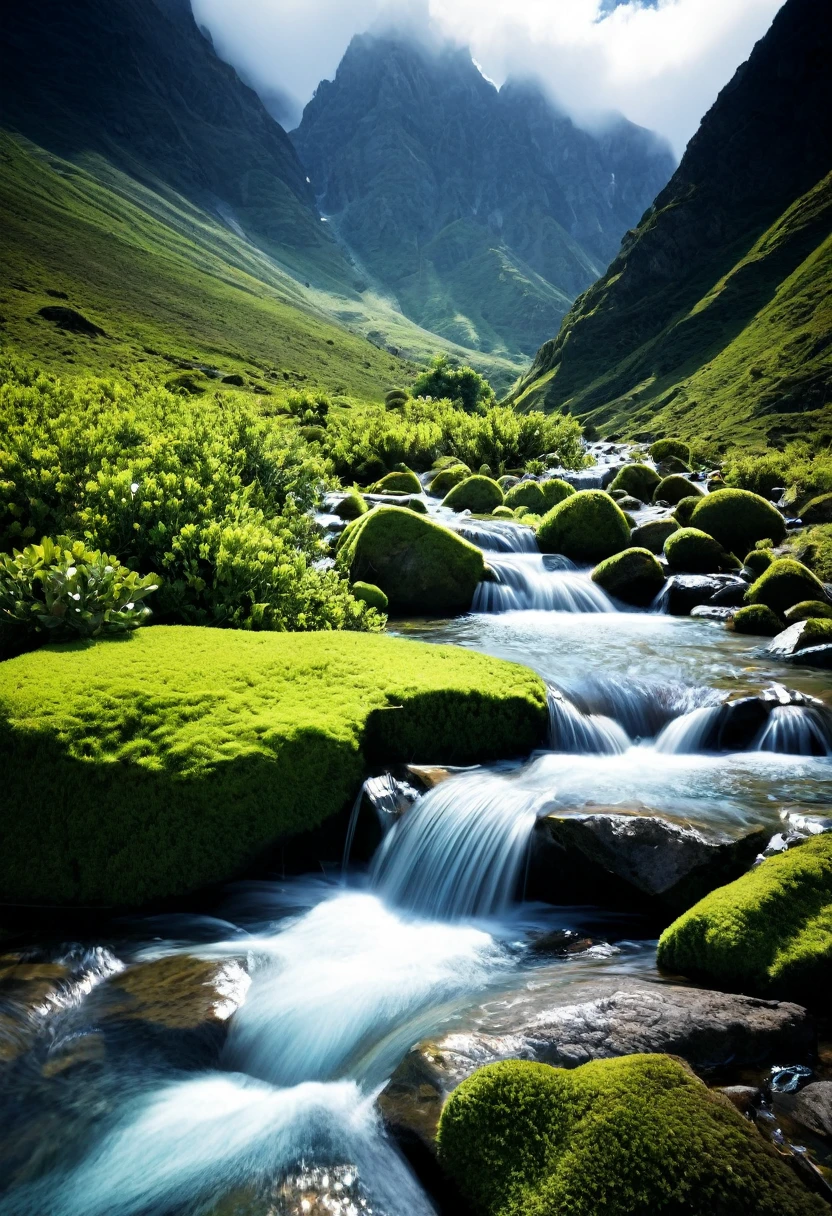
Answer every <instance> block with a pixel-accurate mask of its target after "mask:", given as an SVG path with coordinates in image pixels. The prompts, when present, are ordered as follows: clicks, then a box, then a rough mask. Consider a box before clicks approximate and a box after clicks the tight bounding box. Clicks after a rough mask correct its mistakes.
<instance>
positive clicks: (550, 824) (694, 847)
mask: <svg viewBox="0 0 832 1216" xmlns="http://www.w3.org/2000/svg"><path fill="white" fill-rule="evenodd" d="M767 839H768V834H767V833H766V832H765V831H764V830H763V829H762V828H749V829H746V830H744V831H743V833H742V834H741V835H738V836H729V835H728V834H727V833H724V832H720V831H718V830H716V829H712V828H704V827H696V826H694V825H692V824H690V823H687V822H684V821H681V820H679V821H676V820H673V819H671V818H670V817H667V816H661V815H659V814H657V813H655V812H653V811H650V810H649V809H648V808H640V807H632V808H626V807H609V808H603V809H602V808H599V809H598V810H597V811H592V812H591V813H589V814H587V813H578V814H576V813H574V812H573V813H569V812H563V813H554V814H549V815H547V816H545V817H544V818H542V819H540V820H539V821H538V823H537V825H536V828H535V832H534V836H533V843H532V855H531V859H530V865H529V875H528V885H527V891H528V894H529V896H530V897H531V898H539V899H545V900H547V901H548V902H550V903H557V904H563V903H566V904H568V903H587V902H590V903H601V904H604V905H606V906H610V905H613V904H619V903H620V904H622V905H624V906H629V907H633V906H641V905H644V904H645V903H648V902H651V901H653V900H657V901H658V902H660V903H661V904H662V905H664V906H665V907H667V908H669V909H673V910H676V909H678V910H680V911H681V910H684V909H685V908H688V907H690V906H691V904H693V903H695V902H696V901H697V900H698V899H701V898H702V896H703V895H705V894H707V892H709V891H712V890H713V889H714V888H715V887H718V886H722V885H723V884H725V883H727V882H730V881H731V880H732V879H734V878H738V877H739V875H740V874H743V873H744V872H745V871H746V870H747V869H748V868H749V866H750V865H751V864H752V862H753V861H754V859H755V857H756V856H757V854H758V853H759V852H760V850H761V849H762V848H763V847H765V844H766V842H767Z"/></svg>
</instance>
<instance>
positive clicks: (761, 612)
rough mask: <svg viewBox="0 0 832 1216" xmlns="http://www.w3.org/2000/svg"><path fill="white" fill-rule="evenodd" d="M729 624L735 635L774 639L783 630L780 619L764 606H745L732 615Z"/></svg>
mask: <svg viewBox="0 0 832 1216" xmlns="http://www.w3.org/2000/svg"><path fill="white" fill-rule="evenodd" d="M731 623H732V625H733V627H734V632H735V633H749V634H754V635H757V636H759V637H766V638H773V637H775V636H776V635H777V634H778V633H780V632H781V630H782V628H783V622H782V621H781V620H780V617H779V616H778V615H777V613H776V612H772V610H771V609H770V608H767V607H766V605H765V604H747V605H746V607H745V608H740V609H739V611H738V612H736V613H735V614H734V618H733V620H732V622H731Z"/></svg>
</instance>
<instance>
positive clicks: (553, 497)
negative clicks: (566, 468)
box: [540, 477, 575, 514]
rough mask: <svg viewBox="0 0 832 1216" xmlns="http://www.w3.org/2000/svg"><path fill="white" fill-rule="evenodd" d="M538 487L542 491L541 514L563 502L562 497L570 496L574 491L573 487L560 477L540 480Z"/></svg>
mask: <svg viewBox="0 0 832 1216" xmlns="http://www.w3.org/2000/svg"><path fill="white" fill-rule="evenodd" d="M540 488H541V490H542V491H543V499H544V503H545V506H544V510H543V511H542V512H541V514H544V513H545V511H550V510H551V509H552V507H556V506H557V505H558V503H559V502H563V500H564V498H570V497H571V495H573V494H574V493H575V487H574V486H570V484H569V482H568V481H563V480H562V479H561V478H560V477H549V478H547V480H546V481H541V482H540Z"/></svg>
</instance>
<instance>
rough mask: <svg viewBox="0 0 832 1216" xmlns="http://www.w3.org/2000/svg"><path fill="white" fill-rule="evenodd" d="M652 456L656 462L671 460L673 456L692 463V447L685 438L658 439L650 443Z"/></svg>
mask: <svg viewBox="0 0 832 1216" xmlns="http://www.w3.org/2000/svg"><path fill="white" fill-rule="evenodd" d="M650 456H651V458H652V459H653V460H655V462H656V464H661V463H662V461H665V460H669V459H670V457H671V456H675V457H676V459H677V460H683V461H684V462H685V464H690V447H689V446H688V444H686V443H685V441H684V439H657V440H656V442H655V443H652V444H651V445H650Z"/></svg>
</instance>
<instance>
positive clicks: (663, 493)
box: [653, 473, 702, 507]
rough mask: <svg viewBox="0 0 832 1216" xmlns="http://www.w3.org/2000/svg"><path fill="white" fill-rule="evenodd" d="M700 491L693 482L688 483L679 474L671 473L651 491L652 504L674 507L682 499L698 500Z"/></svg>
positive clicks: (685, 478)
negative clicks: (658, 503) (657, 503)
mask: <svg viewBox="0 0 832 1216" xmlns="http://www.w3.org/2000/svg"><path fill="white" fill-rule="evenodd" d="M701 496H702V491H701V490H700V489H699V486H698V485H697V484H696V482H695V481H688V479H687V477H683V476H682V474H681V473H671V474H670V476H669V477H663V478H662V480H661V481H660V482H659V484H658V485H657V486H656V488H655V490H654V491H653V501H654V502H669V503H670V505H671V506H672V507H673V506H676V505H677V504H678V503H680V502H681V501H682V499H683V498H700V497H701Z"/></svg>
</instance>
